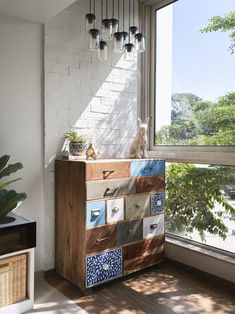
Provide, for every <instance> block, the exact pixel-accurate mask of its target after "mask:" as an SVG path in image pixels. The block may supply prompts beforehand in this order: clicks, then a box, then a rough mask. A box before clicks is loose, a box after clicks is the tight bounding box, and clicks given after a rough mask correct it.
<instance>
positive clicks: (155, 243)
mask: <svg viewBox="0 0 235 314" xmlns="http://www.w3.org/2000/svg"><path fill="white" fill-rule="evenodd" d="M164 243H165V236H164V235H162V236H159V237H154V238H152V239H149V240H143V241H141V242H137V243H134V244H129V245H127V246H125V247H124V249H123V259H124V260H133V259H135V258H137V257H142V256H147V255H153V254H156V253H159V252H163V251H164Z"/></svg>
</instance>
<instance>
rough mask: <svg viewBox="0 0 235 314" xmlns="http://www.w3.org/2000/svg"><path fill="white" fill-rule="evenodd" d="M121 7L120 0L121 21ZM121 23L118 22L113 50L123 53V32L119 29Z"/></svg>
mask: <svg viewBox="0 0 235 314" xmlns="http://www.w3.org/2000/svg"><path fill="white" fill-rule="evenodd" d="M119 9H120V1H119V0H118V21H119ZM119 25H120V23H118V29H117V32H116V33H114V35H113V37H114V44H113V50H114V52H116V53H122V51H123V34H122V32H120V30H119Z"/></svg>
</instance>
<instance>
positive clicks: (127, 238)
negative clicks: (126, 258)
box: [117, 219, 143, 245]
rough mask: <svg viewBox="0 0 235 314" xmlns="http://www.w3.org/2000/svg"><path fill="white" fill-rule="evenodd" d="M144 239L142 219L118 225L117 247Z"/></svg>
mask: <svg viewBox="0 0 235 314" xmlns="http://www.w3.org/2000/svg"><path fill="white" fill-rule="evenodd" d="M142 238H143V235H142V221H141V220H140V219H137V220H132V221H124V222H120V223H118V224H117V245H123V244H125V243H130V242H135V241H140V240H141V239H142Z"/></svg>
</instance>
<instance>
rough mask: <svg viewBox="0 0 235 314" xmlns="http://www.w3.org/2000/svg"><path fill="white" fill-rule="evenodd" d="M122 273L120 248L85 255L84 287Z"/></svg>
mask: <svg viewBox="0 0 235 314" xmlns="http://www.w3.org/2000/svg"><path fill="white" fill-rule="evenodd" d="M121 275H122V248H117V249H114V250H110V251H108V252H105V253H100V254H96V255H90V256H87V257H86V287H91V286H94V285H97V284H98V283H101V282H104V281H108V280H111V279H114V278H116V277H119V276H121Z"/></svg>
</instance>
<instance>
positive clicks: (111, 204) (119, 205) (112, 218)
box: [107, 198, 124, 223]
mask: <svg viewBox="0 0 235 314" xmlns="http://www.w3.org/2000/svg"><path fill="white" fill-rule="evenodd" d="M123 219H124V199H123V198H115V199H112V200H107V223H110V222H116V221H120V220H123Z"/></svg>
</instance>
